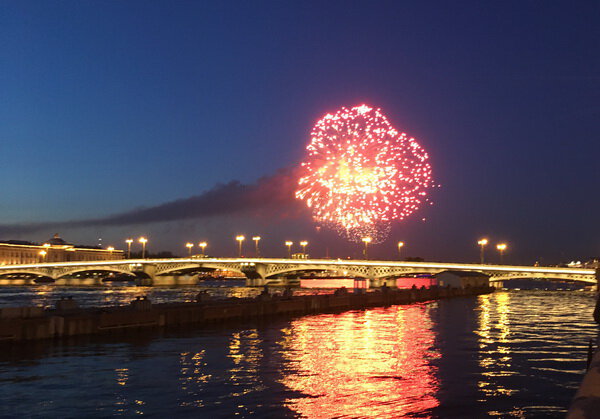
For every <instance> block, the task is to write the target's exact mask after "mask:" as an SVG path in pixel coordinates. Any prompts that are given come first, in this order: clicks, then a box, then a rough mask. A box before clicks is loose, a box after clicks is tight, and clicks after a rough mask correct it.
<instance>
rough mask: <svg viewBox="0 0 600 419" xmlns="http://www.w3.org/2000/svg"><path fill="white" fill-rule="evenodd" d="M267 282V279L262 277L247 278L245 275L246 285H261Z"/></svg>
mask: <svg viewBox="0 0 600 419" xmlns="http://www.w3.org/2000/svg"><path fill="white" fill-rule="evenodd" d="M266 283H267V280H266V279H264V278H248V277H246V286H247V287H262V286H264V285H265V284H266Z"/></svg>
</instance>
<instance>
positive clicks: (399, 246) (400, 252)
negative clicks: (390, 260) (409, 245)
mask: <svg viewBox="0 0 600 419" xmlns="http://www.w3.org/2000/svg"><path fill="white" fill-rule="evenodd" d="M403 247H404V242H398V259H400V260H402V248H403Z"/></svg>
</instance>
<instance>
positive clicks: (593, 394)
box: [567, 351, 600, 419]
mask: <svg viewBox="0 0 600 419" xmlns="http://www.w3.org/2000/svg"><path fill="white" fill-rule="evenodd" d="M599 415H600V351H596V354H595V355H594V357H593V358H592V362H591V363H590V365H589V367H588V371H587V373H586V374H585V377H583V381H582V382H581V386H580V387H579V390H578V391H577V394H575V398H574V399H573V402H572V403H571V407H570V408H569V412H568V413H567V418H569V419H579V418H581V419H587V418H590V419H592V418H597V417H599Z"/></svg>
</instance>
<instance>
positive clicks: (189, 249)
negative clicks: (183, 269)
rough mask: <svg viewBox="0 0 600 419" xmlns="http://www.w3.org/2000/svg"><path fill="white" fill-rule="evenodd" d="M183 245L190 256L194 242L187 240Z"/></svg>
mask: <svg viewBox="0 0 600 419" xmlns="http://www.w3.org/2000/svg"><path fill="white" fill-rule="evenodd" d="M185 247H187V248H188V256H192V247H194V244H193V243H189V242H188V243H186V244H185Z"/></svg>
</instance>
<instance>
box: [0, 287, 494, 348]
mask: <svg viewBox="0 0 600 419" xmlns="http://www.w3.org/2000/svg"><path fill="white" fill-rule="evenodd" d="M493 290H494V289H493V288H490V287H478V288H475V287H472V288H465V289H456V288H432V289H424V288H421V289H411V290H391V289H385V288H384V289H383V290H382V291H374V292H367V293H358V294H351V293H347V292H345V290H338V291H337V292H336V294H334V295H306V296H296V297H271V296H269V295H264V294H263V295H261V296H259V297H257V298H247V299H239V298H229V299H226V300H207V299H205V298H202V296H199V298H198V300H199V301H197V302H192V303H168V304H152V303H151V302H150V301H149V300H146V299H136V300H134V301H132V302H131V304H130V305H129V306H120V307H113V308H102V309H99V308H88V309H80V308H78V307H77V304H76V302H75V301H74V300H70V299H65V300H61V301H59V302H58V303H57V305H56V309H53V310H46V311H44V310H43V309H42V308H41V307H9V308H2V309H0V342H3V343H5V344H6V343H8V344H10V343H12V342H21V341H28V340H37V339H62V338H67V337H70V336H80V335H102V334H105V335H114V334H118V333H129V332H131V331H132V330H151V329H152V328H166V329H174V328H177V327H181V326H188V325H197V326H199V327H201V326H202V325H205V324H214V323H218V322H235V321H248V320H262V319H265V318H269V317H284V316H288V317H290V316H301V315H305V314H316V313H330V312H336V311H345V310H357V309H363V308H367V307H377V306H388V305H393V304H408V303H412V302H418V301H427V300H436V299H441V298H449V297H459V296H472V295H479V294H486V293H490V292H493Z"/></svg>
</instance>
